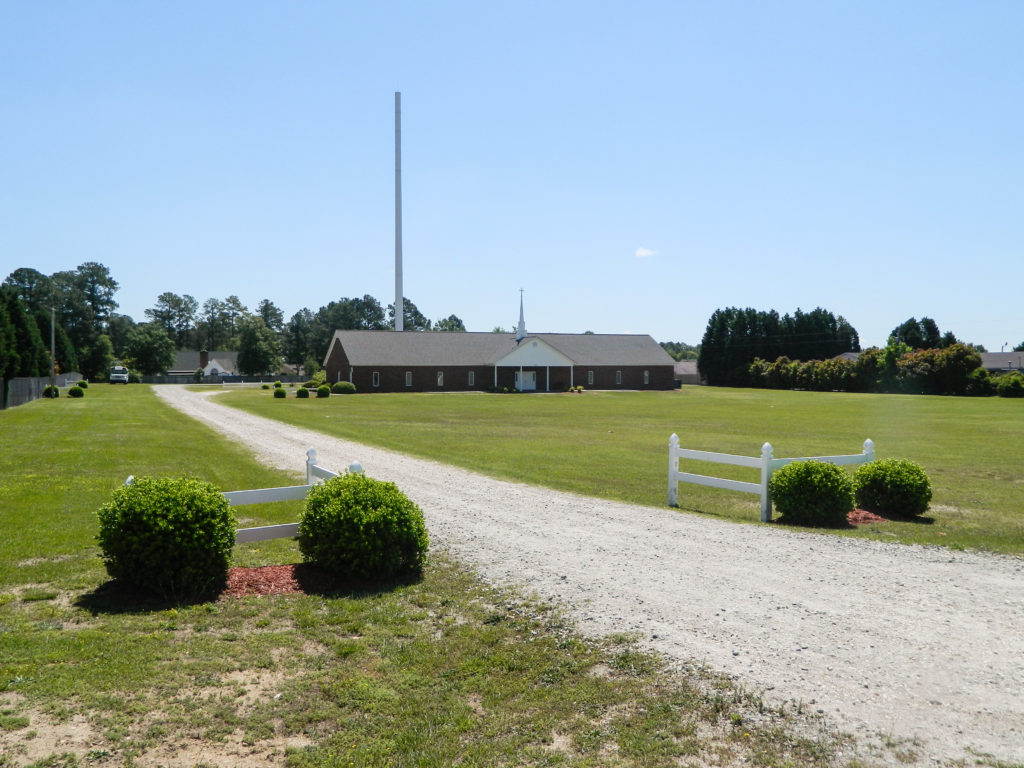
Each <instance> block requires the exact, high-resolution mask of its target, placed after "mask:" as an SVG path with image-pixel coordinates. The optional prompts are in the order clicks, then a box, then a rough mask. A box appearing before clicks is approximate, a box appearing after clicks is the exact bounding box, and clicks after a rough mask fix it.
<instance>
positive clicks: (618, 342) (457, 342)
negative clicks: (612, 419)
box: [331, 331, 673, 367]
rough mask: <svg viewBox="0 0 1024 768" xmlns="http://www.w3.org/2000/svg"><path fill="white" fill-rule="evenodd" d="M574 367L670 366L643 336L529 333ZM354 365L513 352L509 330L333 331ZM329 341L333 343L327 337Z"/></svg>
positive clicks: (481, 359)
mask: <svg viewBox="0 0 1024 768" xmlns="http://www.w3.org/2000/svg"><path fill="white" fill-rule="evenodd" d="M528 338H531V339H540V340H542V341H543V342H545V343H546V344H549V345H550V346H551V347H552V348H553V349H555V350H557V351H559V352H561V353H562V354H563V355H565V356H566V357H568V358H569V359H570V360H572V361H573V364H575V365H672V362H673V361H672V358H671V357H669V355H668V353H667V352H665V350H663V349H662V348H661V347H660V346H659V345H658V343H657V342H656V341H655V340H654V339H652V338H651V337H650V336H647V335H633V334H597V333H595V334H576V333H531V334H530V335H529V337H528ZM334 339H337V340H339V341H340V342H341V344H342V346H343V347H344V348H345V354H346V355H348V359H349V363H350V364H351V365H353V366H368V365H377V366H382V367H383V366H403V365H405V366H421V365H428V366H429V365H436V366H457V365H494V364H495V363H496V362H498V361H499V360H501V359H502V358H503V357H505V356H506V355H508V354H510V353H511V352H513V351H515V349H516V337H515V334H512V333H432V332H417V331H404V332H402V333H395V332H394V331H335V333H334ZM331 345H332V346H333V345H334V341H333V340H332V342H331Z"/></svg>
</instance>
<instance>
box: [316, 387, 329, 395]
mask: <svg viewBox="0 0 1024 768" xmlns="http://www.w3.org/2000/svg"><path fill="white" fill-rule="evenodd" d="M316 396H317V397H330V396H331V388H330V387H328V386H327V385H326V384H321V385H320V386H319V387H317V388H316Z"/></svg>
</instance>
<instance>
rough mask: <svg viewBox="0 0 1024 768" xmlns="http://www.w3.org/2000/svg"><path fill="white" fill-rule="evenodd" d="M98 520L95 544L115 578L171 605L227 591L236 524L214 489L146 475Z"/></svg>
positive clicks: (188, 480) (189, 480)
mask: <svg viewBox="0 0 1024 768" xmlns="http://www.w3.org/2000/svg"><path fill="white" fill-rule="evenodd" d="M97 517H98V518H99V524H100V530H99V534H98V535H97V537H96V538H97V541H98V542H99V545H100V550H101V551H102V557H103V564H104V565H105V566H106V569H107V573H109V574H110V576H111V577H112V578H115V579H123V580H125V581H127V582H129V583H131V584H134V585H136V586H138V587H141V588H143V589H146V590H148V591H150V592H153V593H154V594H156V595H158V596H160V597H162V598H164V599H170V600H187V599H191V598H194V597H198V596H202V595H205V594H207V593H211V592H214V591H215V590H217V589H218V588H220V587H221V586H222V585H223V583H224V580H225V578H226V576H227V571H228V567H229V565H230V561H231V548H232V547H233V546H234V544H235V518H234V515H233V514H232V512H231V508H230V506H229V505H228V502H227V499H225V498H224V496H223V494H222V493H221V492H220V491H218V490H217V489H216V488H215V487H214V486H213V485H211V484H210V483H207V482H203V481H201V480H198V479H196V478H189V477H183V478H152V477H140V478H137V479H135V480H134V481H133V482H132V483H131V484H129V485H124V486H121V487H120V488H118V489H117V490H115V491H114V493H113V495H112V497H111V500H110V501H109V502H108V503H107V504H104V505H103V506H102V507H100V509H99V511H98V512H97Z"/></svg>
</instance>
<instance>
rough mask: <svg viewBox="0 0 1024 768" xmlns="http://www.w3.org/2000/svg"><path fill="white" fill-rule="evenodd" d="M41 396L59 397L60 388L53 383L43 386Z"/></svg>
mask: <svg viewBox="0 0 1024 768" xmlns="http://www.w3.org/2000/svg"><path fill="white" fill-rule="evenodd" d="M43 397H60V388H59V387H57V386H56V385H54V384H47V385H46V386H45V387H43Z"/></svg>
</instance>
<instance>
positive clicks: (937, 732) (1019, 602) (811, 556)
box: [154, 386, 1024, 763]
mask: <svg viewBox="0 0 1024 768" xmlns="http://www.w3.org/2000/svg"><path fill="white" fill-rule="evenodd" d="M154 391H156V392H157V394H158V395H159V396H160V397H162V398H163V399H164V400H166V401H167V402H169V403H170V404H171V405H173V406H174V407H176V408H178V409H180V410H181V411H183V412H184V413H186V414H188V415H189V416H192V417H194V418H197V419H199V420H200V421H203V422H205V423H207V424H209V425H210V426H212V427H214V428H215V429H217V430H218V431H220V432H222V433H224V434H225V435H227V436H228V437H230V438H231V439H233V440H236V441H237V442H239V443H241V444H244V445H247V446H250V447H251V448H252V450H253V451H254V452H255V453H256V455H257V457H258V458H259V459H260V460H261V461H263V462H265V463H267V464H270V465H273V466H276V467H280V468H282V469H291V470H295V471H296V472H301V471H302V467H303V461H304V458H305V451H306V449H307V448H309V447H316V448H317V450H318V451H319V454H320V459H321V462H320V463H321V464H323V465H324V466H327V467H330V468H337V469H340V468H342V467H345V466H347V465H348V464H349V463H350V462H351V461H352V460H355V459H358V460H359V461H360V462H361V463H362V465H363V467H364V468H365V470H366V472H367V474H369V475H370V476H372V477H376V478H379V479H384V480H392V481H394V482H396V483H398V485H399V486H400V487H401V488H402V490H403V491H405V492H406V493H407V494H408V495H409V496H410V497H411V498H413V499H414V500H415V501H416V502H417V503H418V504H419V505H420V506H421V507H422V508H423V510H424V513H425V514H426V517H427V523H428V527H429V529H430V534H431V540H432V542H433V543H434V544H435V545H442V546H444V547H445V548H447V549H450V550H451V551H453V552H455V553H456V554H457V555H458V556H459V557H460V558H461V559H462V560H463V561H464V562H467V563H469V564H471V565H472V566H473V567H474V568H475V569H476V570H477V571H478V572H480V573H481V574H483V575H484V576H485V577H487V578H488V579H490V580H492V581H494V582H497V583H502V584H514V585H519V586H523V587H525V588H526V589H527V590H529V591H533V592H535V593H536V594H538V595H540V596H542V597H545V598H550V599H552V600H555V601H557V602H559V603H560V604H562V605H564V606H565V607H566V608H567V609H568V611H569V613H570V615H572V616H573V617H574V618H575V619H576V621H577V622H578V625H579V627H580V629H581V630H582V631H584V632H591V633H597V634H604V633H611V632H623V631H627V632H637V633H640V634H641V635H642V636H643V637H644V638H646V639H647V642H648V644H649V645H650V646H651V647H653V648H655V649H657V650H659V651H661V652H663V653H664V654H666V655H667V656H669V657H670V658H673V659H677V660H681V661H686V660H693V659H695V660H697V661H703V662H705V663H707V664H708V665H709V666H710V667H711V668H713V669H715V670H718V671H722V672H726V673H728V674H730V675H733V676H734V677H735V678H736V679H738V680H740V681H741V682H742V683H743V684H744V685H747V686H750V687H753V688H755V689H759V690H763V691H766V692H767V694H766V695H767V697H769V698H773V699H775V700H797V701H801V702H803V703H804V704H805V705H806V706H809V708H810V709H811V710H813V711H821V712H822V713H823V714H824V715H826V716H827V717H829V718H831V719H832V720H833V721H834V722H836V723H837V724H838V725H839V726H840V727H841V728H842V729H844V730H847V731H849V732H851V733H854V734H855V735H856V736H858V738H864V739H868V740H871V739H877V738H878V736H879V734H882V735H883V736H884V737H885V738H886V739H887V740H889V741H893V740H897V741H899V740H914V741H916V745H913V749H914V751H916V753H917V755H918V757H919V759H942V760H956V759H960V758H965V757H966V758H968V760H969V761H970V762H971V763H973V761H974V756H975V755H977V754H979V753H980V754H987V755H993V756H995V757H996V758H998V759H1000V760H1003V761H1015V762H1017V761H1020V762H1024V560H1022V559H1020V558H1015V557H1002V556H990V555H984V554H977V553H967V552H954V551H949V550H945V549H941V548H935V547H911V546H901V545H895V544H885V543H880V542H872V541H862V540H853V539H843V538H836V537H830V536H824V535H818V534H801V533H791V532H789V531H785V530H779V529H772V528H768V527H759V526H748V525H737V524H732V523H725V522H721V521H718V520H711V519H705V518H701V517H698V516H695V515H687V514H681V513H678V512H674V511H671V510H669V509H667V508H666V509H657V508H650V507H638V506H630V505H627V504H621V503H616V502H610V501H602V500H599V499H591V498H586V497H581V496H574V495H571V494H566V493H559V492H556V491H551V490H549V489H545V488H537V487H533V486H526V485H519V484H515V483H508V482H502V481H498V480H493V479H491V478H486V477H483V476H480V475H476V474H473V473H470V472H466V471H464V470H461V469H456V468H452V467H449V466H445V465H442V464H435V463H432V462H428V461H424V460H421V459H414V458H410V457H407V456H403V455H400V454H396V453H392V452H389V451H384V450H381V449H378V448H372V447H369V446H365V445H361V444H358V443H353V442H347V441H343V440H337V439H333V438H330V437H327V436H325V435H322V434H319V433H315V432H310V431H307V430H302V429H298V428H295V427H290V426H287V425H284V424H281V423H279V422H274V421H268V420H265V419H261V418H259V417H255V416H250V415H248V414H245V413H243V412H241V411H237V410H234V409H230V408H226V407H224V406H220V405H217V404H216V403H215V402H213V401H212V400H211V399H210V397H209V396H208V395H209V394H210V393H196V392H189V391H188V390H187V389H186V388H184V387H174V386H163V387H155V388H154ZM904 746H905V747H906V746H911V745H910V744H909V743H905V744H904Z"/></svg>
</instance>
